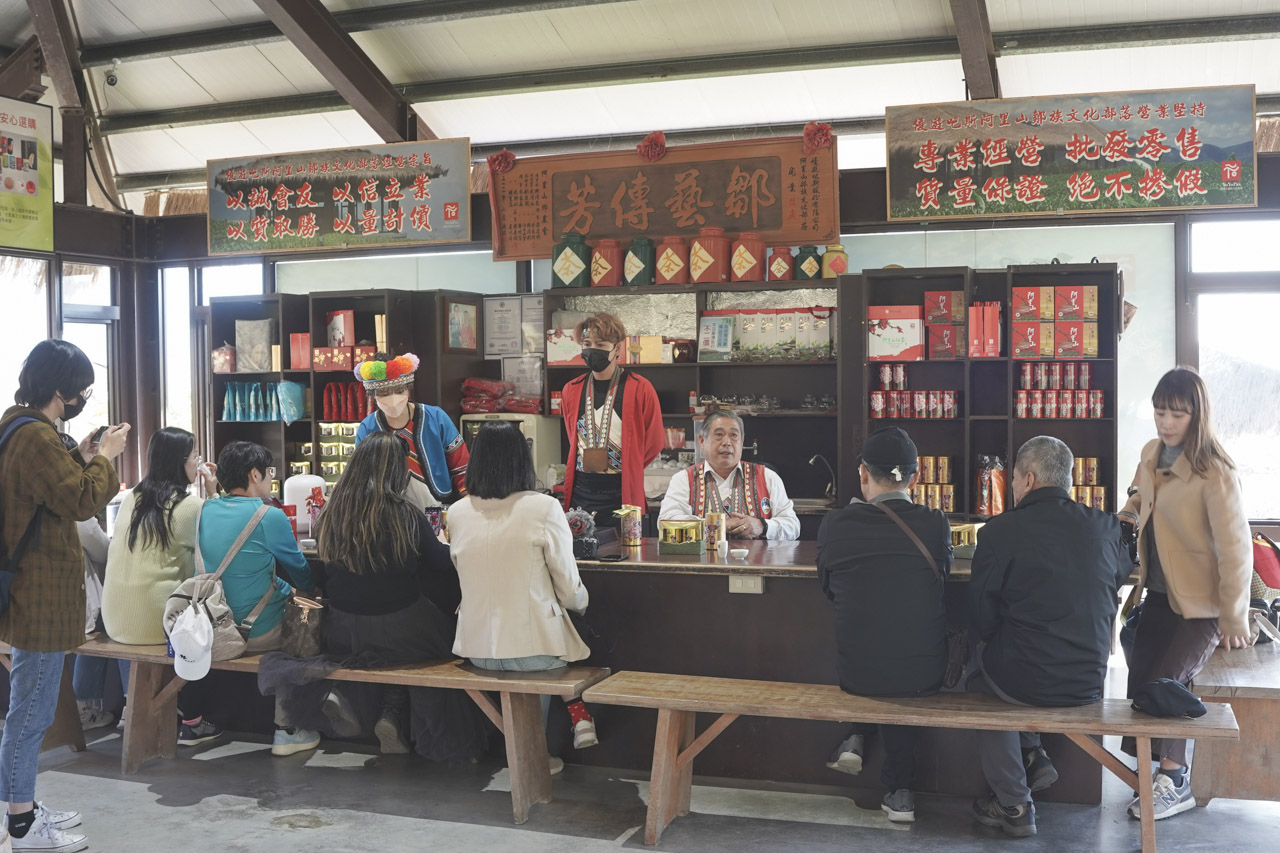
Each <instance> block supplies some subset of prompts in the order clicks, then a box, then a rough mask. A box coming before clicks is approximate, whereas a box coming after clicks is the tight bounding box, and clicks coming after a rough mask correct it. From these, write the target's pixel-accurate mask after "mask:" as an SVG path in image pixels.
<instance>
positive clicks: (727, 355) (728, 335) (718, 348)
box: [698, 311, 734, 361]
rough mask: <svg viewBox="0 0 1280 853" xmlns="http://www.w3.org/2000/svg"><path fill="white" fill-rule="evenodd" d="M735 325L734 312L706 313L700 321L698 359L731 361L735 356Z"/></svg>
mask: <svg viewBox="0 0 1280 853" xmlns="http://www.w3.org/2000/svg"><path fill="white" fill-rule="evenodd" d="M733 327H734V316H733V313H730V312H722V311H707V312H706V313H704V314H703V315H702V319H701V320H699V321H698V361H730V360H731V359H732V358H733Z"/></svg>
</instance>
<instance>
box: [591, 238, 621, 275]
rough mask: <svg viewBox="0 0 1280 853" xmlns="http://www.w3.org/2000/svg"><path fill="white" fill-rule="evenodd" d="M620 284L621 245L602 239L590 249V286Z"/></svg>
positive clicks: (615, 241)
mask: <svg viewBox="0 0 1280 853" xmlns="http://www.w3.org/2000/svg"><path fill="white" fill-rule="evenodd" d="M621 284H622V245H621V244H620V243H619V242H618V241H617V240H612V239H603V240H600V241H599V242H597V243H596V246H595V248H594V249H592V250H591V286H592V287H618V286H619V285H621Z"/></svg>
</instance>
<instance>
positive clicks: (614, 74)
mask: <svg viewBox="0 0 1280 853" xmlns="http://www.w3.org/2000/svg"><path fill="white" fill-rule="evenodd" d="M958 57H959V51H958V50H957V48H956V43H955V40H954V39H950V38H943V39H925V40H917V41H911V42H877V43H873V44H850V45H833V46H829V47H811V48H801V49H785V50H774V51H762V52H751V53H731V54H713V55H710V56H694V57H687V58H683V59H661V60H648V61H644V62H623V63H612V64H609V65H590V66H577V67H571V68H554V69H548V70H545V71H530V72H521V73H518V74H494V75H486V76H483V77H465V78H459V79H455V80H433V81H428V82H422V83H409V84H406V85H402V86H398V87H397V88H398V89H399V91H401V92H403V93H404V97H405V99H406V100H408V101H409V102H411V103H422V102H424V101H443V100H450V99H454V98H476V97H483V96H489V95H509V94H515V93H520V92H537V91H549V90H555V89H572V88H580V87H587V86H608V85H617V84H622V83H644V82H652V81H658V80H689V79H696V78H701V77H715V76H725V75H735V74H753V73H760V72H765V71H795V70H806V69H814V68H847V67H851V66H858V65H879V64H884V63H890V62H914V61H925V60H932V59H956V58H958ZM346 107H347V104H346V102H345V101H344V100H343V98H342V97H340V96H339V95H337V94H335V93H332V92H321V93H316V94H312V95H295V96H290V97H288V98H265V99H261V100H254V101H238V102H232V103H226V104H210V105H206V106H199V107H180V108H177V109H170V110H156V111H154V112H139V113H124V114H119V115H112V116H104V117H103V118H102V129H103V132H104V133H107V134H113V133H127V132H132V131H139V130H158V129H162V128H170V127H192V126H196V125H202V124H210V123H213V122H233V121H242V120H244V119H249V118H270V117H275V116H287V115H302V114H306V113H318V112H333V111H335V110H342V109H346Z"/></svg>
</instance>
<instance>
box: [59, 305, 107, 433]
mask: <svg viewBox="0 0 1280 853" xmlns="http://www.w3.org/2000/svg"><path fill="white" fill-rule="evenodd" d="M108 332H109V327H108V326H107V324H106V323H63V324H62V339H63V340H64V341H70V342H71V343H73V344H75V345H76V346H78V347H80V349H82V350H84V354H85V355H87V356H89V361H90V362H92V364H93V394H92V395H91V396H90V397H89V402H88V403H87V404H86V405H85V407H84V413H83V414H81V415H80V417H78V418H77V419H76V420H75V422H74V423H70V424H69V425H68V427H67V429H68V431H69V432H70V433H71V435H72V436H74V437H75V438H77V439H79V438H84V435H85V433H87V432H88V431H89V430H90V429H93V428H95V427H100V426H105V425H107V424H110V423H113V421H112V420H111V344H110V340H109V337H110V336H109V334H108Z"/></svg>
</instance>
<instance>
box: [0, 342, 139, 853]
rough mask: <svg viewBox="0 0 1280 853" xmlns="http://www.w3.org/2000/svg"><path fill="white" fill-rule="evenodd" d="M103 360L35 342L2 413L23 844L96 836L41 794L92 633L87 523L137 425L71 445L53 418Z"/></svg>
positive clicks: (9, 725)
mask: <svg viewBox="0 0 1280 853" xmlns="http://www.w3.org/2000/svg"><path fill="white" fill-rule="evenodd" d="M93 381H94V372H93V364H92V363H91V362H90V361H89V357H88V356H86V355H85V354H84V352H83V351H82V350H81V349H80V348H79V347H77V346H76V345H75V344H72V343H70V342H68V341H60V340H46V341H41V342H40V343H38V344H36V346H35V347H34V348H33V349H32V350H31V353H30V354H29V355H28V356H27V359H26V361H25V362H23V365H22V371H21V372H20V374H19V375H18V390H17V392H16V393H15V394H14V402H15V403H16V404H17V405H15V406H12V407H10V408H9V409H8V410H7V411H6V412H5V413H4V415H3V416H2V417H0V518H2V520H3V521H2V523H0V558H3V571H0V608H2V609H3V613H0V640H3V641H4V642H6V643H8V644H9V645H10V646H11V647H12V650H13V651H12V655H13V658H12V668H11V670H10V672H9V711H8V714H7V715H6V717H5V726H4V733H3V735H2V736H0V800H3V801H4V802H5V803H7V804H8V813H9V817H8V828H9V833H10V835H11V841H12V844H13V849H14V850H58V851H64V853H74V851H77V850H83V849H84V848H86V847H88V846H89V842H88V839H86V838H85V836H83V835H79V834H72V833H68V832H66V831H65V830H68V829H71V828H72V827H76V826H79V825H80V815H79V813H78V812H64V811H57V810H55V809H50V808H47V807H46V806H44V805H43V804H42V803H40V802H37V801H36V798H35V787H36V770H37V761H38V759H39V757H40V744H41V742H42V741H43V739H44V733H45V730H46V729H47V728H48V727H49V725H50V724H51V723H52V722H53V717H54V712H55V710H56V708H57V704H58V691H59V687H60V686H61V684H62V666H63V663H64V660H65V658H66V653H67V651H69V650H71V649H75V648H77V647H78V646H79V645H80V644H81V643H83V642H84V627H85V624H84V623H85V593H84V561H83V555H82V551H81V547H80V537H79V534H78V532H77V531H76V522H78V521H85V520H88V519H90V518H93V517H94V516H95V515H97V514H98V512H100V511H101V510H102V509H103V508H104V507H105V506H106V505H107V503H108V502H109V501H110V500H111V498H112V497H113V496H114V495H115V494H116V492H118V491H119V489H120V480H119V478H118V477H117V475H116V471H115V469H114V468H113V467H112V465H111V459H113V458H115V457H116V456H118V455H119V454H120V452H121V451H122V450H124V447H125V442H126V440H127V439H128V436H129V425H128V424H119V425H118V426H112V427H108V428H107V429H106V430H105V432H102V433H101V434H99V433H98V432H97V431H93V432H90V433H89V434H88V435H86V436H85V438H84V440H83V441H81V442H80V445H79V448H78V452H77V453H76V454H70V453H68V452H67V451H66V449H65V448H64V447H63V445H62V439H61V438H60V437H59V435H58V430H57V429H56V428H55V426H54V421H62V422H63V423H66V422H67V421H69V420H71V419H72V418H74V417H76V416H77V415H78V414H80V413H81V412H82V411H83V410H84V406H85V402H86V401H87V400H88V399H89V397H90V395H91V394H92V393H93V392H92V385H93Z"/></svg>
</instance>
